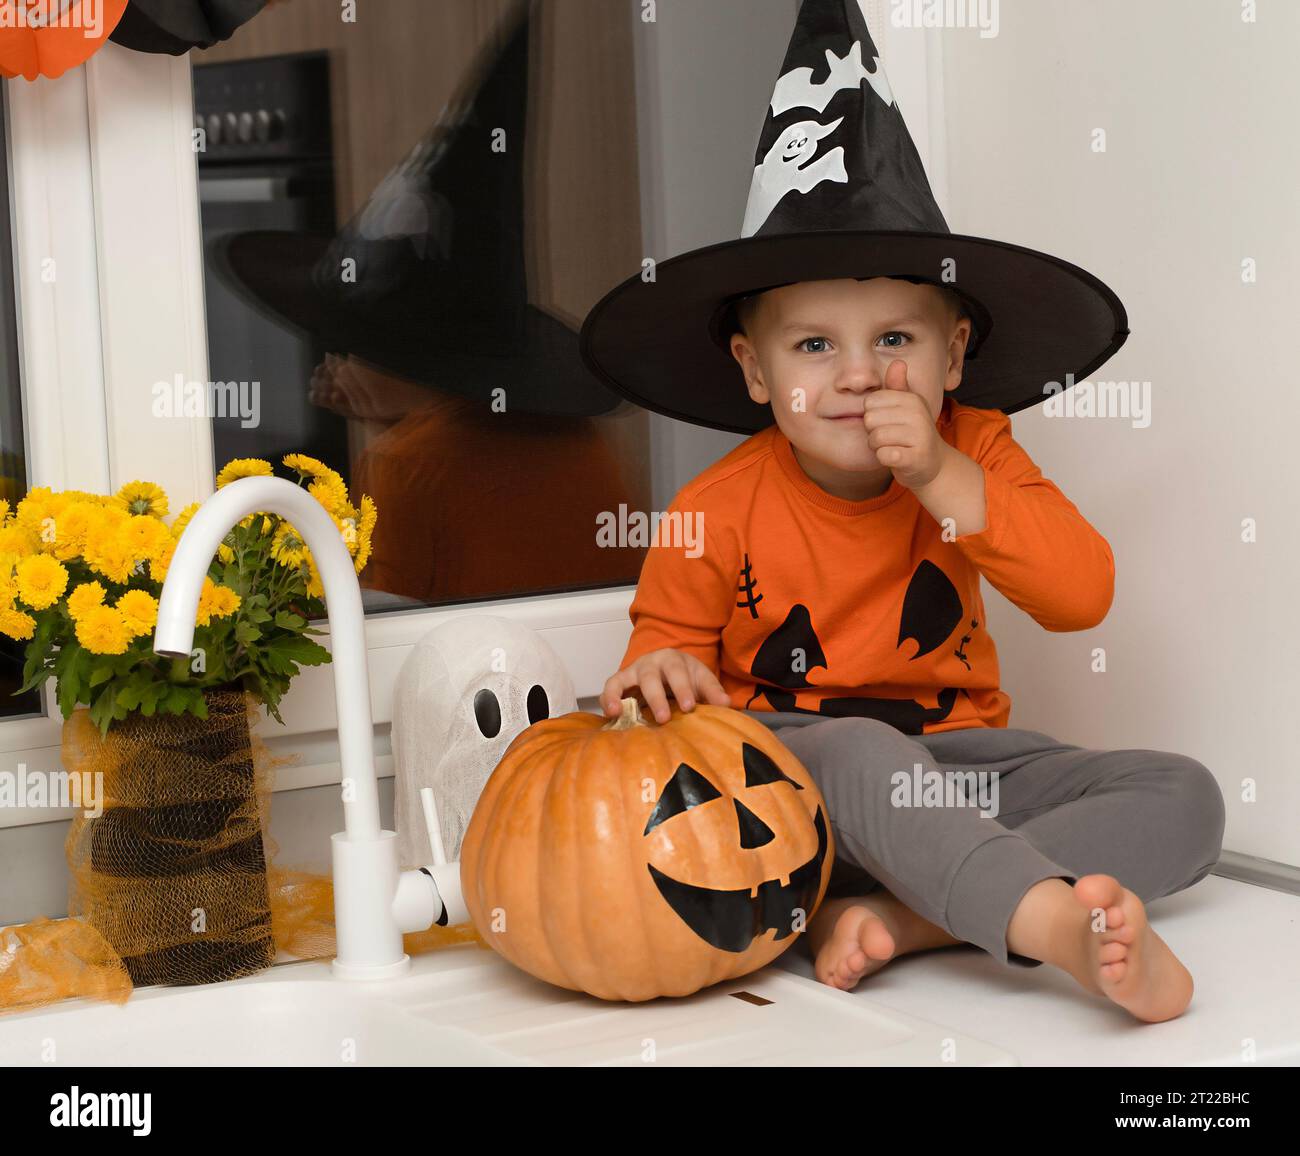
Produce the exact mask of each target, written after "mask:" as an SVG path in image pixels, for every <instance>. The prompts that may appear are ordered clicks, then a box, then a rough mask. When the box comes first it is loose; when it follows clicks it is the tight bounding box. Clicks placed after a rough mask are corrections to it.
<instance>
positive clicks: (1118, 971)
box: [1097, 960, 1128, 983]
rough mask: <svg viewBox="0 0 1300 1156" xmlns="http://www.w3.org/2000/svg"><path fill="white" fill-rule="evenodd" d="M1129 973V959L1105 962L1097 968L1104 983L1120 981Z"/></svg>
mask: <svg viewBox="0 0 1300 1156" xmlns="http://www.w3.org/2000/svg"><path fill="white" fill-rule="evenodd" d="M1127 974H1128V961H1127V960H1120V962H1119V963H1103V964H1102V965H1101V967H1099V968H1098V969H1097V975H1098V977H1099V978H1100V979H1101V980H1102V982H1103V983H1119V982H1120V981H1121V980H1122V979H1123V978H1124V976H1125V975H1127Z"/></svg>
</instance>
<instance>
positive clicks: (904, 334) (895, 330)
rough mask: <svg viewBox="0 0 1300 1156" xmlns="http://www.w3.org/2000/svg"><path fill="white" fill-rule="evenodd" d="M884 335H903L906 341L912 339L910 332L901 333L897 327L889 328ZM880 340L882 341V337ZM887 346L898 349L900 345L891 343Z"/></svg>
mask: <svg viewBox="0 0 1300 1156" xmlns="http://www.w3.org/2000/svg"><path fill="white" fill-rule="evenodd" d="M885 337H905V338H906V339H907V340H908V341H911V340H912V336H911V334H910V333H903V332H902V331H901V330H898V329H891V330H890V331H889V332H888V333H886V334H885ZM881 340H882V341H883V340H884V338H881ZM889 348H890V349H899V348H901V347H900V346H897V345H891V346H889Z"/></svg>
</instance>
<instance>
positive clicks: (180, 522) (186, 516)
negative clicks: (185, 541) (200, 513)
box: [172, 502, 203, 538]
mask: <svg viewBox="0 0 1300 1156" xmlns="http://www.w3.org/2000/svg"><path fill="white" fill-rule="evenodd" d="M202 504H203V503H202V502H191V503H190V504H189V505H188V506H186V507H185V509H183V510H182V511H181V512H180V513H179V514H177V515H176V520H175V521H174V522H173V523H172V537H173V538H179V537H180V536H181V535H182V534H183V533H184V532H185V527H186V526H188V525H189V524H190V519H191V518H192V517H194V511H195V510H197V509H198V508H199V507H200V506H201V505H202Z"/></svg>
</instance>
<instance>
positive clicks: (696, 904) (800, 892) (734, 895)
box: [645, 742, 829, 951]
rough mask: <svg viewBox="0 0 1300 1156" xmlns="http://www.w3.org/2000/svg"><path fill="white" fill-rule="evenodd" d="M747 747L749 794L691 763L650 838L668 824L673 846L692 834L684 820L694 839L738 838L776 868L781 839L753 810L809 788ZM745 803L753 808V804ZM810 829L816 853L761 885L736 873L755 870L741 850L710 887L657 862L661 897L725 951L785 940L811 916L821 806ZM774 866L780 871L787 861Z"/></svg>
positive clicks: (820, 852) (819, 860) (653, 819)
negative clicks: (723, 785) (769, 798)
mask: <svg viewBox="0 0 1300 1156" xmlns="http://www.w3.org/2000/svg"><path fill="white" fill-rule="evenodd" d="M741 747H742V757H741V762H742V766H743V770H744V784H743V787H744V790H743V792H739V793H735V794H733V793H731V792H730V791H729V790H726V789H719V787H717V786H715V785H714V784H713V783H712V782H711V781H710V779H709V778H708V776H707V775H706V774H704V773H701V772H700V771H698V770H696V769H695V768H694V767H693V766H691V765H690V763H685V762H684V763H681V764H679V765H678V767H677V769H676V771H674V772H673V776H672V778H671V779H669V780H668V784H667V786H665V787H664V789H663V792H662V793H661V794H660V796H659V798H658V799H657V800H656V802H655V808H654V811H653V813H652V814H651V816H650V821H649V822H648V823H647V824H646V828H645V834H646V835H650V834H651V833H652V832H654V831H656V830H660V829H661V827H662V830H661V832H660V833H661V835H663V836H666V837H667V839H668V840H669V845H670V846H672V845H673V842H672V841H674V840H677V839H682V838H685V837H686V836H685V834H678V833H677V832H678V831H679V830H680V828H681V827H682V825H683V823H689V825H690V828H691V830H690V837H691V838H693V839H695V840H697V841H706V842H708V843H710V844H713V843H715V842H717V841H723V840H728V841H729V840H734V841H735V842H734V846H735V847H737V848H739V849H740V850H742V851H762V852H763V855H761V856H758V857H756V858H757V862H758V863H762V864H771V859H770V857H769V855H770V852H771V849H772V846H773V844H774V843H776V842H778V841H779V837H778V835H777V834H776V832H775V831H773V829H772V828H771V827H770V826H769V825H768V824H767V823H765V822H764V821H763V819H762V818H760V817H759V814H758V813H756V811H755V810H754V809H753V808H755V807H757V808H758V809H759V810H760V811H761V810H764V809H765V807H764V804H763V803H762V802H761V799H762V798H763V797H764V796H766V795H768V794H770V793H772V792H778V791H779V792H790V791H802V790H803V789H804V788H803V787H802V786H801V785H800V784H799V783H797V782H796V781H795V780H794V779H792V778H791V777H790V776H789V775H787V774H786V773H785V772H784V771H783V770H781V768H780V767H779V766H777V764H776V763H775V762H774V761H773V760H772V758H770V757H769V756H768V755H767V754H765V753H764V752H763V751H761V750H759V748H758V747H756V746H753V745H752V744H750V743H747V742H746V743H742V744H741ZM746 800H748V801H749V803H750V806H746ZM680 816H686V818H685V819H682V818H680ZM810 826H811V828H812V830H814V831H815V832H816V838H817V846H816V850H815V851H814V852H813V853H812V854H811V855H808V856H807V857H805V858H803V859H802V861H800V862H798V863H797V865H792V866H791V867H790V869H789V870H787V871H785V872H784V873H782V874H777V875H774V876H772V877H770V878H764V879H762V880H761V881H760V882H759V883H758V884H757V885H751V884H749V883H748V882H746V881H744V879H743V878H741V879H737V877H736V876H737V873H739V875H740V876H742V877H743V876H744V875H746V874H749V873H751V871H750V867H751V865H750V864H749V863H747V862H746V860H745V858H744V856H740V855H736V854H734V852H733V854H730V855H728V856H726V857H725V859H724V860H723V861H722V862H720V863H717V864H716V865H715V868H714V869H713V870H709V871H706V872H705V874H707V875H709V876H710V879H711V881H710V883H709V884H708V885H704V884H701V883H692V882H687V881H686V880H684V879H677V878H673V876H671V875H669V874H668V873H667V872H665V871H661V870H659V868H657V867H656V866H655V865H654V864H653V863H649V864H647V866H648V868H649V871H650V876H651V878H652V879H654V881H655V886H656V887H658V888H659V893H660V894H661V895H662V896H663V897H664V900H665V901H666V902H667V903H668V904H669V906H670V907H672V909H673V910H674V911H675V912H676V913H677V914H678V916H680V917H681V919H682V920H683V922H685V923H686V925H687V926H688V927H690V929H691V930H692V931H694V932H695V934H696V935H698V936H699V937H700V938H701V939H703V940H704V941H705V942H706V943H708V944H710V945H712V946H713V947H716V948H718V949H719V950H720V951H745V950H746V949H748V948H749V947H750V946H751V945H752V943H753V942H754V940H755V939H757V938H758V937H759V936H760V935H762V934H763V933H764V932H766V931H769V930H770V931H775V933H776V934H775V936H774V937H773V938H775V939H784V938H785V937H786V936H787V935H790V934H791V932H792V930H793V929H794V927H795V926H796V925H797V920H798V918H799V916H800V914H802V916H803V917H804V918H805V919H806V918H807V917H809V916H810V915H811V912H812V909H813V907H814V905H815V904H816V902H817V895H818V891H819V890H820V888H821V881H822V867H823V865H824V863H825V862H826V852H827V848H828V843H829V840H828V838H827V834H826V816H825V814H824V812H823V810H822V808H821V806H820V805H818V806H816V807H815V810H814V815H813V817H812V819H811V820H810ZM795 841H796V840H794V839H792V838H791V839H787V841H786V845H785V849H784V851H783V852H782V853H781V855H779V856H778V858H780V857H789V858H791V860H792V861H793V856H792V855H788V854H787V853H788V852H789V851H790V847H789V844H790V843H792V842H795ZM775 866H776V867H777V869H778V870H779V868H780V864H779V863H778V864H776V865H775ZM718 876H721V878H717V877H718Z"/></svg>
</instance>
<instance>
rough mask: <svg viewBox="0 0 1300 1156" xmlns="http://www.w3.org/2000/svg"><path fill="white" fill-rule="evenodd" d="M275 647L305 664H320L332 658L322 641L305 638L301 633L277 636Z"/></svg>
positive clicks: (279, 651) (288, 656) (283, 653)
mask: <svg viewBox="0 0 1300 1156" xmlns="http://www.w3.org/2000/svg"><path fill="white" fill-rule="evenodd" d="M274 649H275V650H276V651H277V652H278V653H280V654H282V655H284V656H285V657H286V658H291V659H292V660H293V661H294V662H300V663H302V665H303V666H320V665H321V664H322V663H326V662H329V660H330V652H329V651H328V650H326V649H325V648H324V647H323V646H321V645H320V643H318V642H313V641H312V640H311V639H310V638H304V637H302V636H301V635H299V636H297V637H289V638H277V639H276V640H275V645H274Z"/></svg>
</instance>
